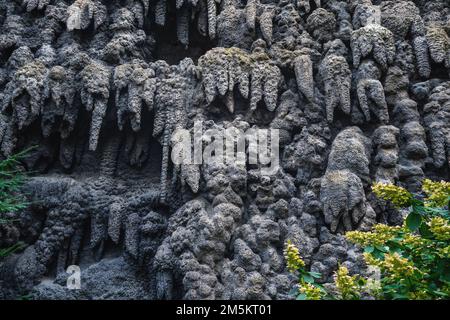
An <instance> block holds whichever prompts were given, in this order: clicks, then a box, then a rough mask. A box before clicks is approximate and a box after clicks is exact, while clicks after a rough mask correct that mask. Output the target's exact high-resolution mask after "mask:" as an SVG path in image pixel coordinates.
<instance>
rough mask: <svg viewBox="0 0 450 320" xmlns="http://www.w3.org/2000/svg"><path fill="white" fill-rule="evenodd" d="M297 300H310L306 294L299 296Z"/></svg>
mask: <svg viewBox="0 0 450 320" xmlns="http://www.w3.org/2000/svg"><path fill="white" fill-rule="evenodd" d="M297 300H308V298H307V297H306V294H304V293H301V294H299V295H298V296H297Z"/></svg>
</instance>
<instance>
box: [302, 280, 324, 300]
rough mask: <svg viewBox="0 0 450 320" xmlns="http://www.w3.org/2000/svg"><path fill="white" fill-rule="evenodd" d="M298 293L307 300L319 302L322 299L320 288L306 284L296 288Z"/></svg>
mask: <svg viewBox="0 0 450 320" xmlns="http://www.w3.org/2000/svg"><path fill="white" fill-rule="evenodd" d="M298 291H299V292H300V293H301V294H304V295H305V296H306V299H307V300H321V299H322V297H323V292H322V290H320V288H317V287H315V286H313V285H312V284H310V283H307V282H304V283H302V284H301V285H300V287H299V288H298Z"/></svg>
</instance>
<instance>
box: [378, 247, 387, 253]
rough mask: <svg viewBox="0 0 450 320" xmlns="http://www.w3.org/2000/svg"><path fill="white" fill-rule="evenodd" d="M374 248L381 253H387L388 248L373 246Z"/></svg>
mask: <svg viewBox="0 0 450 320" xmlns="http://www.w3.org/2000/svg"><path fill="white" fill-rule="evenodd" d="M375 248H376V249H377V250H379V251H381V252H384V253H388V252H389V247H388V246H375Z"/></svg>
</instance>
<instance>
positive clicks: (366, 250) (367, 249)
mask: <svg viewBox="0 0 450 320" xmlns="http://www.w3.org/2000/svg"><path fill="white" fill-rule="evenodd" d="M373 250H375V248H374V247H373V246H368V247H365V248H364V252H366V253H372V252H373Z"/></svg>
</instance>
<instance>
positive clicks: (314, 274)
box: [309, 271, 322, 279]
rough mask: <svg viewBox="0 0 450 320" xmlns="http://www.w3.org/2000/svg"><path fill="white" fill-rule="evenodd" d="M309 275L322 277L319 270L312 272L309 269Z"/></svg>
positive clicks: (317, 277)
mask: <svg viewBox="0 0 450 320" xmlns="http://www.w3.org/2000/svg"><path fill="white" fill-rule="evenodd" d="M309 275H310V276H311V277H313V278H316V279H319V278H322V274H320V273H319V272H312V271H310V272H309Z"/></svg>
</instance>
